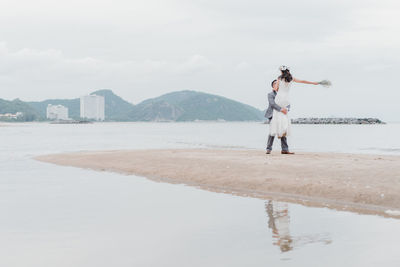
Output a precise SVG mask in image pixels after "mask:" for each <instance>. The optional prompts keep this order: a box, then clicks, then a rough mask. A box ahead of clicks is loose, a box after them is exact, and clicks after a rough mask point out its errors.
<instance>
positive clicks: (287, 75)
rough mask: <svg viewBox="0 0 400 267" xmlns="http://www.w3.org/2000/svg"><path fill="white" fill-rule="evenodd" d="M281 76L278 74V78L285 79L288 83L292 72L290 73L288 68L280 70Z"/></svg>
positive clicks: (291, 78)
mask: <svg viewBox="0 0 400 267" xmlns="http://www.w3.org/2000/svg"><path fill="white" fill-rule="evenodd" d="M281 73H282V74H281V76H279V77H278V78H279V80H285V82H287V83H290V82H291V81H292V80H293V77H292V74H290V70H289V69H283V70H281Z"/></svg>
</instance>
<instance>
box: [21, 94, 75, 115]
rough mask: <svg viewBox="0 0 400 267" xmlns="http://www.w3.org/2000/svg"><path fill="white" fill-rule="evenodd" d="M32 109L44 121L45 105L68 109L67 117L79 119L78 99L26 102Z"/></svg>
mask: <svg viewBox="0 0 400 267" xmlns="http://www.w3.org/2000/svg"><path fill="white" fill-rule="evenodd" d="M26 103H27V104H28V105H30V106H31V107H32V108H34V109H35V110H37V112H38V114H39V115H40V117H41V118H42V119H46V110H47V105H48V104H51V105H63V106H64V107H67V108H68V116H69V117H70V118H72V119H79V117H80V102H79V98H74V99H48V100H44V101H40V102H26Z"/></svg>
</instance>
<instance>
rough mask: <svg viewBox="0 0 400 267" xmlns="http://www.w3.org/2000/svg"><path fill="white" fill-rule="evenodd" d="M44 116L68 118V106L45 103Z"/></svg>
mask: <svg viewBox="0 0 400 267" xmlns="http://www.w3.org/2000/svg"><path fill="white" fill-rule="evenodd" d="M46 117H47V119H49V120H68V108H66V107H64V106H62V105H51V104H48V105H47V110H46Z"/></svg>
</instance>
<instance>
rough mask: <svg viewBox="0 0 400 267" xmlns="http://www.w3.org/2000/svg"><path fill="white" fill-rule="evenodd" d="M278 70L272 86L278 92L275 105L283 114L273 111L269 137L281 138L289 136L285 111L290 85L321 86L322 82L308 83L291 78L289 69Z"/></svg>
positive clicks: (287, 104)
mask: <svg viewBox="0 0 400 267" xmlns="http://www.w3.org/2000/svg"><path fill="white" fill-rule="evenodd" d="M279 70H280V71H281V75H280V76H279V77H278V79H277V82H276V83H275V84H274V90H275V91H277V92H278V93H277V94H276V97H275V103H276V104H277V105H279V106H280V107H281V108H282V110H284V111H285V112H279V111H277V110H275V109H274V111H273V114H272V120H271V122H270V127H269V132H270V133H269V134H270V135H271V136H278V138H281V137H286V136H289V135H290V128H291V127H290V126H291V122H290V118H289V116H288V114H287V111H288V110H289V108H290V103H289V90H290V87H291V85H292V83H293V82H295V83H305V84H314V85H318V84H322V82H309V81H304V80H299V79H296V78H294V77H293V76H292V74H291V73H290V70H289V68H288V67H286V66H281V67H279Z"/></svg>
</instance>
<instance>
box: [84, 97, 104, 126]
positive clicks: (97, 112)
mask: <svg viewBox="0 0 400 267" xmlns="http://www.w3.org/2000/svg"><path fill="white" fill-rule="evenodd" d="M104 103H105V101H104V96H99V95H85V96H81V118H84V119H93V120H97V121H103V120H104V118H105V116H104Z"/></svg>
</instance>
